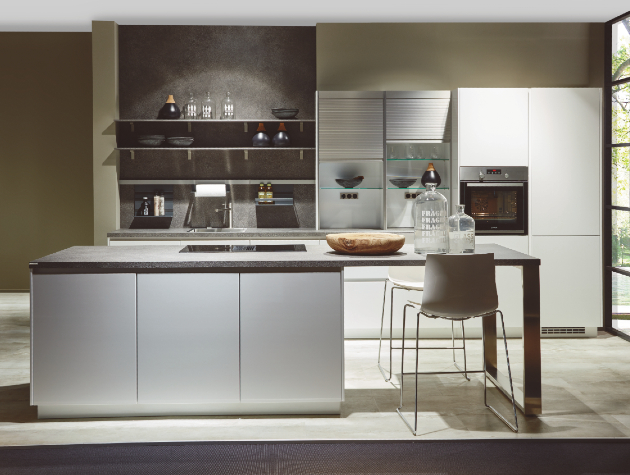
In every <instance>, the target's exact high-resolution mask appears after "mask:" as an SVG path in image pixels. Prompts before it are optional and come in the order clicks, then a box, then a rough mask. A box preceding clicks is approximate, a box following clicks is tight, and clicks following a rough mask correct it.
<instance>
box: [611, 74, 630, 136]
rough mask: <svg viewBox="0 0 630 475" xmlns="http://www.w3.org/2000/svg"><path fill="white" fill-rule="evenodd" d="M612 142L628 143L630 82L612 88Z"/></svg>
mask: <svg viewBox="0 0 630 475" xmlns="http://www.w3.org/2000/svg"><path fill="white" fill-rule="evenodd" d="M611 107H612V115H611V117H612V124H611V126H612V127H611V128H612V137H611V139H612V143H613V144H617V143H630V137H629V136H628V132H629V130H630V83H626V84H620V85H617V86H613V88H612V103H611Z"/></svg>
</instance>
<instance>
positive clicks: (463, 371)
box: [377, 279, 470, 382]
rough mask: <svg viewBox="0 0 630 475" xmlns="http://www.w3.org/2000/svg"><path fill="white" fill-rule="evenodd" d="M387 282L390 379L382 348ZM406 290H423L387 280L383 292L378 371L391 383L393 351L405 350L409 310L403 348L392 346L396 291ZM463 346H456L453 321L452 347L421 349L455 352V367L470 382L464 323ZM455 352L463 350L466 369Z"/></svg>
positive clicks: (425, 348) (424, 348)
mask: <svg viewBox="0 0 630 475" xmlns="http://www.w3.org/2000/svg"><path fill="white" fill-rule="evenodd" d="M387 282H391V283H392V288H391V293H390V298H389V302H390V305H389V307H390V311H389V377H388V376H387V375H386V374H385V372H386V371H387V370H386V369H384V368H383V367H382V366H381V347H382V344H383V322H384V321H385V296H386V295H387ZM396 289H398V290H406V291H407V292H409V291H411V290H416V291H418V292H422V290H417V289H411V288H407V287H402V286H400V285H398V284H396V283H395V282H392V281H391V280H390V279H386V280H385V289H384V291H383V311H382V313H381V336H380V338H379V341H378V361H377V364H378V369H379V370H380V371H381V374H382V375H383V378H384V379H385V381H386V382H389V381H390V380H391V379H392V360H393V358H392V354H393V350H404V348H403V347H402V346H404V344H405V328H404V326H405V323H404V322H405V316H404V313H405V312H406V310H407V305H405V308H403V335H402V346H392V345H393V339H394V338H393V335H392V333H393V330H394V290H396ZM461 323H462V346H455V328H454V322H453V320H451V342H452V346H439V347H423V348H421V349H422V350H453V364H454V365H455V367H456V368H457V369H458V370H459V371H458V372H459V373H461V374H463V375H464V378H466V379H467V380H468V381H470V378H469V377H468V373H469V372H470V371H466V334H465V332H464V322H463V321H462V322H461ZM416 346H417V345H416ZM406 349H407V350H414V349H415V348H413V347H409V348H406ZM455 350H463V352H464V368H463V369H462V368H461V367H460V366H459V365H458V364H457V361H456V359H455ZM406 374H413V373H406ZM420 374H433V373H420Z"/></svg>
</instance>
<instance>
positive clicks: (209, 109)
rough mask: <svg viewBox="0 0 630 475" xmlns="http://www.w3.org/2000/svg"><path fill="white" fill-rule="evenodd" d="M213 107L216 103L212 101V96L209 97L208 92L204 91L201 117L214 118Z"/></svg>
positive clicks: (214, 107)
mask: <svg viewBox="0 0 630 475" xmlns="http://www.w3.org/2000/svg"><path fill="white" fill-rule="evenodd" d="M215 109H216V105H215V103H214V101H213V100H212V98H211V97H210V93H209V92H206V97H205V99H204V100H203V101H202V102H201V118H202V119H214V118H215V117H214V116H215Z"/></svg>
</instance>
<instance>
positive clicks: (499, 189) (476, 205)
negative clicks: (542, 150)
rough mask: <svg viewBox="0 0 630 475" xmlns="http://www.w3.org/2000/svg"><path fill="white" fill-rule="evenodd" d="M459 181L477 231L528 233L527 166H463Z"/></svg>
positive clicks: (463, 200)
mask: <svg viewBox="0 0 630 475" xmlns="http://www.w3.org/2000/svg"><path fill="white" fill-rule="evenodd" d="M459 180H460V203H461V204H463V205H464V210H465V213H466V214H467V215H468V216H471V217H472V218H473V219H474V220H475V233H476V234H511V235H527V167H460V169H459Z"/></svg>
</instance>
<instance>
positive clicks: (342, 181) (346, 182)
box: [335, 177, 363, 188]
mask: <svg viewBox="0 0 630 475" xmlns="http://www.w3.org/2000/svg"><path fill="white" fill-rule="evenodd" d="M335 181H336V182H337V183H338V184H339V185H340V186H343V187H344V188H354V187H355V186H358V185H360V184H361V182H363V178H358V177H356V178H336V179H335Z"/></svg>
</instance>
